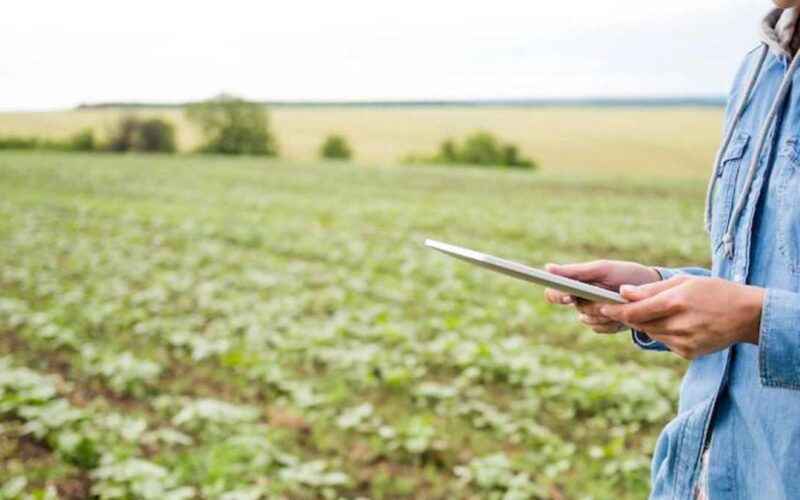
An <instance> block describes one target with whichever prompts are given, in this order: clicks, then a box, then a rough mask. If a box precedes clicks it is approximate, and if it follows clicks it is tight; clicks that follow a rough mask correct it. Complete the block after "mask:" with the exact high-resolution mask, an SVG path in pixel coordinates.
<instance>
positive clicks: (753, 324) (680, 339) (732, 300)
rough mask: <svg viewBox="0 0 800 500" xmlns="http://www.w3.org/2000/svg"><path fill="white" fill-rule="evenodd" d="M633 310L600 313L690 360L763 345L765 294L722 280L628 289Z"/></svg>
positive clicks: (623, 307) (684, 279) (680, 279)
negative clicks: (739, 345)
mask: <svg viewBox="0 0 800 500" xmlns="http://www.w3.org/2000/svg"><path fill="white" fill-rule="evenodd" d="M621 293H622V296H623V297H624V298H625V299H627V300H629V301H631V303H629V304H619V305H618V304H606V305H603V306H602V307H601V313H602V314H603V315H605V316H606V317H609V318H612V319H614V320H616V321H619V322H621V323H624V324H626V325H629V326H631V327H633V328H634V329H636V330H640V331H643V332H645V333H647V335H649V336H650V337H651V338H652V339H654V340H658V341H660V342H662V343H664V344H666V345H667V346H668V347H669V348H670V350H671V351H672V352H674V353H675V354H677V355H678V356H680V357H682V358H686V359H695V358H697V357H700V356H703V355H706V354H709V353H712V352H716V351H721V350H723V349H725V348H726V347H728V346H730V345H732V344H735V343H739V342H748V343H751V344H758V341H759V326H760V323H761V308H762V306H763V302H764V294H765V290H764V289H763V288H758V287H753V286H746V285H740V284H737V283H733V282H731V281H726V280H722V279H717V278H696V277H688V276H677V277H674V278H671V279H668V280H666V281H660V282H658V283H652V284H649V285H644V286H639V287H633V286H623V287H622V289H621Z"/></svg>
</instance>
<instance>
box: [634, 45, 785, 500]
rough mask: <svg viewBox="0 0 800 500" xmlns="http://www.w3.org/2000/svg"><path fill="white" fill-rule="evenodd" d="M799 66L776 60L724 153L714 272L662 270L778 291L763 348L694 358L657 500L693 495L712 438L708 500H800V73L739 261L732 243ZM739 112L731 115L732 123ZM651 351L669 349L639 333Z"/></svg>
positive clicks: (734, 95) (669, 432)
mask: <svg viewBox="0 0 800 500" xmlns="http://www.w3.org/2000/svg"><path fill="white" fill-rule="evenodd" d="M755 57H756V56H755V54H754V53H753V52H751V53H750V54H748V56H747V57H746V58H745V61H744V63H743V64H742V67H741V69H740V70H739V72H738V74H737V76H736V78H735V82H734V86H733V90H732V91H731V95H730V99H729V102H736V101H737V99H738V98H739V94H740V93H741V92H742V86H743V85H744V84H745V82H744V80H745V79H746V76H747V73H748V71H749V70H750V69H751V66H752V65H753V64H754V59H755ZM788 63H789V61H788V60H787V59H786V58H785V57H783V56H776V55H774V54H770V55H769V56H767V60H766V62H765V64H764V68H763V73H762V76H761V79H760V80H759V82H758V84H757V85H756V87H755V89H754V93H753V98H752V101H751V103H750V104H749V105H748V107H747V108H746V111H745V114H744V116H743V117H742V120H741V122H740V123H739V125H738V127H737V129H738V130H736V131H734V136H733V137H734V139H733V141H732V143H731V146H730V147H729V148H728V150H727V151H726V153H725V156H724V157H723V158H722V168H720V170H719V172H718V175H719V176H720V177H719V182H718V184H717V188H716V190H715V193H714V194H713V204H714V210H713V214H714V215H713V219H712V224H711V254H712V269H711V270H699V269H662V270H660V272H661V273H662V276H663V277H664V278H669V277H671V276H673V275H675V274H681V273H686V274H693V275H701V276H713V277H719V278H723V279H728V280H731V281H736V282H739V283H748V284H752V285H755V286H760V287H764V288H766V289H767V293H766V298H765V302H764V306H763V311H762V318H761V332H760V333H761V338H760V343H759V345H758V346H755V345H750V344H736V345H734V346H732V347H730V348H728V349H726V350H724V351H721V352H717V353H713V354H710V355H708V356H703V357H701V358H699V359H696V360H694V361H693V362H692V363H691V364H690V365H689V368H688V371H687V372H686V375H685V377H684V379H683V383H682V385H681V391H680V404H679V407H678V415H677V416H676V418H675V419H674V420H673V421H672V422H670V423H669V424H668V425H667V427H666V428H665V429H664V431H663V432H662V434H661V437H660V438H659V440H658V443H657V445H656V450H655V453H654V456H653V468H652V492H651V498H652V499H657V500H661V499H690V498H693V491H694V486H695V483H696V481H697V477H698V469H699V465H700V456H701V454H702V451H703V446H704V443H705V441H706V439H707V438H708V437H709V436H711V435H713V443H714V445H713V446H712V447H711V456H710V462H709V470H708V474H709V475H708V483H709V494H710V495H709V496H710V498H711V499H713V500H725V499H800V76H798V75H797V74H795V75H794V77H793V87H792V90H791V94H790V96H789V98H788V99H787V100H786V102H785V104H784V106H783V109H782V110H781V111H780V115H779V119H778V121H777V122H776V124H775V126H774V127H773V129H772V130H771V132H770V135H769V136H768V142H767V147H766V148H765V150H764V152H763V154H762V157H761V158H760V159H759V163H758V170H757V172H756V177H755V181H754V184H753V186H752V190H751V192H750V195H749V197H748V202H747V206H746V208H745V210H744V212H743V214H742V216H741V218H740V219H739V221H738V224H737V225H736V227H735V233H734V242H735V245H734V255H733V256H732V257H727V256H726V255H725V252H724V249H723V245H722V236H723V233H724V230H725V225H726V224H727V222H728V219H729V218H730V216H731V212H732V210H733V204H734V202H735V200H736V199H737V198H738V196H739V194H740V192H741V190H742V187H743V184H744V177H745V172H744V171H745V170H746V168H747V165H748V164H749V161H750V159H751V156H752V154H753V149H754V148H753V142H754V141H755V136H756V135H757V134H758V130H759V126H760V125H761V124H762V123H763V121H764V118H765V117H766V115H767V113H768V112H769V107H770V105H771V104H772V102H773V99H774V96H775V94H776V91H777V88H778V86H779V85H780V82H781V79H782V78H783V76H784V74H785V72H786V70H787V67H788ZM731 114H732V110H731V109H730V105H729V108H728V111H727V117H726V126H727V127H730V126H731V123H732V120H731ZM634 342H635V343H636V344H637V345H639V346H640V347H643V348H645V349H651V350H666V347H665V346H664V345H663V344H661V343H659V342H654V341H652V340H651V339H649V338H648V337H647V336H646V334H643V333H639V332H636V333H634Z"/></svg>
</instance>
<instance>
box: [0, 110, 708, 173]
mask: <svg viewBox="0 0 800 500" xmlns="http://www.w3.org/2000/svg"><path fill="white" fill-rule="evenodd" d="M140 113H142V114H143V115H146V116H154V115H158V116H165V117H166V118H168V119H169V120H170V121H172V122H173V123H175V124H176V126H177V142H178V146H179V148H180V149H181V150H183V151H189V150H192V149H193V148H195V147H196V146H197V145H198V144H199V142H200V139H201V138H200V135H199V132H198V131H197V130H196V129H195V128H193V127H192V126H191V124H189V123H187V122H186V119H185V117H184V116H183V113H182V111H180V110H175V109H174V110H145V111H140ZM120 114H121V112H120V111H119V110H115V109H108V110H81V111H64V112H48V113H0V137H2V136H8V135H16V136H45V137H48V138H54V139H64V138H67V137H69V136H70V135H72V134H74V133H76V132H78V131H80V130H82V129H83V128H86V127H93V128H95V129H96V130H97V132H98V134H99V135H100V136H102V135H103V134H105V133H107V131H108V130H109V129H110V128H111V127H112V126H113V125H114V124H115V123H116V121H117V120H118V118H119V116H120ZM271 116H272V122H273V124H274V129H275V132H276V135H277V139H278V143H279V145H280V149H281V155H282V156H283V157H285V158H286V159H289V160H292V161H310V160H313V159H314V158H315V157H316V155H317V152H318V150H319V146H320V144H322V142H323V141H324V139H325V137H327V136H328V135H329V134H331V133H340V134H343V135H344V136H345V137H346V138H347V139H348V141H349V142H350V144H351V145H352V146H353V149H354V152H355V157H356V160H357V161H359V162H362V163H367V164H378V165H386V164H394V163H398V162H399V161H400V160H401V159H402V158H405V157H407V156H408V155H410V154H417V155H422V156H426V155H427V156H430V155H432V154H433V153H434V152H435V151H436V149H437V148H438V145H439V143H440V142H441V141H443V140H444V139H446V138H448V137H453V138H456V139H462V138H463V137H465V136H466V135H468V134H469V133H472V132H474V131H475V130H479V129H485V130H489V131H491V132H493V133H495V134H497V135H498V136H499V137H500V138H501V139H502V140H504V141H510V142H513V143H515V144H518V145H519V146H520V148H521V153H522V155H523V156H525V157H532V158H533V159H534V160H536V161H537V163H538V164H540V165H541V166H542V167H543V169H545V170H549V171H552V172H554V173H564V174H573V173H590V172H601V173H602V174H603V175H625V176H628V175H631V174H634V173H635V174H637V175H644V176H647V177H654V176H655V177H669V178H685V177H689V176H693V177H705V176H706V175H707V174H708V170H709V163H710V161H711V159H712V156H713V153H714V148H715V147H716V144H717V143H718V137H719V134H720V124H721V122H722V110H721V109H715V108H659V109H650V108H648V109H636V108H511V107H499V108H496V107H481V108H423V107H420V108H395V109H393V108H322V109H320V108H313V107H312V108H275V109H273V110H272V111H271Z"/></svg>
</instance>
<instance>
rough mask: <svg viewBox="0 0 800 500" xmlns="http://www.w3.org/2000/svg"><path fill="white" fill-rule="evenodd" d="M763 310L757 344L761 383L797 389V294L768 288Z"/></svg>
mask: <svg viewBox="0 0 800 500" xmlns="http://www.w3.org/2000/svg"><path fill="white" fill-rule="evenodd" d="M762 307H763V308H762V310H761V329H760V332H759V334H760V337H759V341H758V371H759V375H760V377H761V383H762V384H763V385H764V386H767V387H781V388H784V389H795V390H800V294H798V293H795V292H788V291H785V290H777V289H774V288H768V289H767V292H766V295H765V296H764V305H763V306H762Z"/></svg>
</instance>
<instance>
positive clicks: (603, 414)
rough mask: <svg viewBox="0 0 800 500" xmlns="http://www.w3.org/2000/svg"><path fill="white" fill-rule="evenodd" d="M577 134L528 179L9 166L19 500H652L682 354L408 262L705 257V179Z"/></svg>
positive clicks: (233, 163) (11, 427)
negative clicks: (598, 331) (603, 332)
mask: <svg viewBox="0 0 800 500" xmlns="http://www.w3.org/2000/svg"><path fill="white" fill-rule="evenodd" d="M391 112H393V111H390V112H387V113H391ZM462 112H463V113H464V114H465V115H469V114H470V113H473V111H459V113H462ZM481 112H483V111H481V110H478V111H474V113H481ZM541 112H542V113H549V112H550V111H549V110H543V111H541ZM353 113H354V116H355V114H356V113H357V112H355V111H353ZM398 113H410V112H398ZM431 113H432V115H436V114H437V113H445V111H435V112H431ZM526 113H527V112H526ZM592 113H595V112H594V111H587V112H585V114H582V112H580V111H578V110H575V111H574V112H573V111H569V112H566V117H564V118H562V121H561V123H573V124H575V123H583V125H581V126H582V127H585V129H586V130H595V129H594V128H593V127H591V126H589V123H591V120H583V121H582V120H577V119H576V120H573V119H572V118H575V117H579V116H584V117H586V116H590V115H592ZM658 113H661V112H658ZM676 113H677V115H678V116H680V115H681V114H682V113H685V116H687V117H688V116H689V112H688V111H682V112H676ZM531 114H532V115H536V113H531ZM635 114H636V113H635V112H627V111H626V112H619V114H618V115H617V114H616V112H612V113H611V115H612V116H611V117H607V118H606V119H605V120H606V123H611V122H614V120H615V119H619V120H622V121H625V119H623V118H622V117H623V116H629V117H630V116H633V115H635ZM512 115H515V113H513V112H511V111H510V110H509V111H508V112H507V113H506V114H505V116H506V117H508V116H512ZM280 116H281V115H280V114H277V113H276V121H277V122H279V123H280V120H281V118H280ZM517 116H518V117H519V119H520V123H524V120H523V119H522V116H523V113H521V112H520V113H519V114H518V115H517ZM570 116H571V117H572V118H570ZM614 117H616V118H614ZM703 119H705V118H703ZM354 120H355V118H354ZM498 120H500V119H499V118H498ZM698 121H700V120H699V119H698ZM387 123H388V122H387ZM672 123H673V125H672V127H674V128H677V127H678V126H679V125H678V124H675V122H674V121H673V122H672ZM82 125H84V124H82ZM425 126H426V127H435V125H434V124H430V123H428V124H426V125H425ZM660 126H662V127H667V126H666V125H665V124H662V125H660ZM386 127H388V125H386ZM453 127H454V128H458V127H463V128H464V130H466V129H468V128H470V126H469V125H468V124H464V123H459V125H458V126H457V127H456V126H455V125H454V126H453ZM327 128H328V127H319V130H323V129H327ZM523 128H524V127H523ZM553 128H554V129H555V127H553ZM601 128H602V127H601ZM667 128H668V127H667ZM508 130H509V131H510V130H511V129H508ZM539 130H542V127H541V126H540V128H539ZM345 132H346V131H345ZM448 132H449V131H448ZM573 132H574V131H573ZM365 133H366V132H365ZM387 133H388V132H387ZM407 133H408V134H412V132H411V131H407ZM419 133H420V132H419V131H416V130H415V131H413V134H419ZM517 133H518V134H520V137H521V136H522V135H523V134H525V132H523V131H522V129H520V130H518V131H517ZM552 133H553V134H555V135H558V133H557V132H555V131H553V132H552ZM671 133H672V136H671V137H675V136H676V133H675V131H674V130H673V131H672V132H671ZM595 134H596V135H595V136H594V137H597V136H599V135H607V136H608V141H609V142H608V144H605V143H603V142H602V141H600V142H598V143H597V144H600V145H602V147H603V148H611V147H612V146H611V143H612V142H613V141H612V137H613V135H614V133H613V132H611V131H608V130H605V131H596V132H595ZM532 135H533V134H532ZM567 137H571V138H572V140H567ZM511 138H512V139H513V137H511ZM299 140H300V139H298V141H299ZM406 140H407V141H409V142H408V143H409V144H411V139H406ZM540 140H541V139H540ZM619 140H620V141H623V142H624V141H633V139H632V138H630V137H627V138H621V139H619ZM653 140H659V138H658V137H656V138H654V139H653ZM660 140H661V141H662V144H661V147H656V148H654V149H653V157H655V155H664V154H666V155H668V156H669V155H673V156H672V157H674V158H675V159H678V158H680V156H681V154H683V153H677V152H676V151H677V150H680V151H684V150H683V149H681V148H686V149H685V151H684V153H685V152H686V151H689V149H693V148H688V147H687V146H686V145H683V146H681V147H678V146H677V145H676V144H680V142H679V141H675V140H672V139H670V140H669V141H666V140H664V139H663V138H661V139H660ZM698 140H699V139H698ZM634 142H635V141H634ZM562 143H563V144H564V147H565V149H564V154H565V155H566V156H565V157H564V158H565V162H564V163H563V165H564V167H563V169H557V168H554V164H551V167H550V168H549V169H548V168H546V169H544V170H543V171H541V172H537V173H534V174H529V173H519V172H500V173H498V172H490V171H484V170H480V169H469V168H456V167H452V168H446V167H425V166H414V167H383V168H377V167H375V168H368V167H364V166H358V165H352V164H347V163H344V164H341V163H313V162H302V161H300V162H298V161H285V160H273V161H267V160H260V159H232V158H216V157H202V156H177V157H176V156H173V157H170V156H158V155H154V156H136V155H126V156H122V157H120V156H111V155H102V154H98V155H85V154H60V153H10V152H5V153H1V154H0V239H2V241H3V242H4V244H3V245H2V246H1V247H0V339H2V342H0V414H2V420H0V423H1V424H2V438H0V461H1V462H2V467H0V486H2V485H3V484H5V488H6V489H5V494H6V496H9V492H10V493H12V494H11V495H10V496H12V497H13V496H14V494H16V495H22V494H23V493H25V492H27V493H28V494H34V493H36V492H37V491H38V492H42V491H45V489H47V488H50V489H51V490H52V491H54V492H57V493H59V494H61V495H62V496H64V497H68V498H69V497H72V498H81V497H82V496H84V495H86V494H87V492H89V491H91V492H93V493H94V494H96V495H99V496H100V497H103V498H120V497H131V498H134V497H135V498H195V497H204V498H337V497H345V498H355V497H368V498H375V499H382V498H432V499H447V498H476V499H477V498H503V495H507V494H508V495H517V496H514V497H513V498H587V497H593V498H612V497H615V498H620V499H634V498H642V497H643V496H645V495H646V491H647V487H648V474H649V472H648V461H649V453H650V451H651V450H652V448H653V445H654V440H655V438H656V436H657V434H658V431H659V429H660V428H661V427H662V425H663V424H664V423H665V422H666V421H668V419H669V418H670V416H671V415H672V414H673V412H674V410H675V403H676V395H677V384H678V380H679V377H680V375H681V373H682V371H683V369H684V367H685V365H684V363H683V362H682V361H679V360H677V359H676V358H674V357H671V356H668V355H663V354H656V353H644V352H639V351H637V350H635V349H634V348H633V347H632V345H631V343H630V339H629V338H628V336H627V335H624V334H623V335H618V336H597V335H593V334H591V333H590V332H588V331H586V330H585V329H583V328H582V327H580V326H578V325H577V324H576V323H575V321H574V318H573V316H572V314H571V313H570V311H565V310H561V309H558V308H554V307H550V306H547V305H546V304H544V302H543V300H542V297H541V290H540V289H538V288H535V287H532V286H530V285H528V284H525V283H520V282H517V281H514V280H511V279H508V278H506V277H503V276H499V275H494V274H490V273H487V272H486V271H483V270H480V269H476V268H474V267H471V266H468V265H466V264H463V263H460V262H457V261H453V260H451V259H447V258H445V257H443V256H441V255H439V254H435V253H433V252H431V251H428V250H425V249H424V248H423V247H422V246H421V242H422V241H423V239H424V238H426V237H435V238H438V239H442V240H445V241H451V242H456V243H461V244H464V245H468V246H473V247H475V248H478V249H482V250H486V251H489V252H494V253H496V254H498V255H501V256H505V257H509V258H516V259H520V260H522V261H525V262H528V263H531V264H535V265H539V264H543V263H545V262H547V261H561V262H566V261H575V260H584V259H594V258H615V259H632V260H638V261H643V262H648V263H653V264H656V263H658V264H665V265H682V264H690V263H691V264H703V263H704V262H705V261H706V260H707V253H708V252H707V242H706V238H705V235H704V234H703V232H702V229H701V213H702V197H703V189H704V186H703V182H702V181H699V180H698V177H700V175H701V173H700V172H695V171H694V170H691V169H690V167H688V166H687V167H685V168H686V169H687V171H688V170H691V172H687V173H686V174H685V175H683V176H681V175H677V173H676V172H662V171H660V170H656V169H655V168H654V167H652V166H649V167H646V168H645V167H643V168H642V169H639V168H638V167H628V168H629V169H631V170H630V172H629V173H628V175H622V172H623V171H622V170H617V168H620V165H622V164H626V165H633V163H632V156H638V157H640V158H646V157H647V156H648V155H647V154H645V152H646V151H647V147H646V146H647V143H642V145H641V150H639V151H634V152H630V153H629V152H623V150H621V149H618V151H619V154H618V155H613V157H612V158H609V157H607V156H604V157H601V158H598V159H597V160H598V161H597V162H596V163H597V164H602V165H612V164H613V165H616V167H614V168H612V167H610V166H609V167H608V168H609V172H605V171H602V173H601V172H600V171H591V172H590V171H589V169H588V165H589V164H590V163H589V162H588V160H587V159H584V160H581V161H585V162H587V163H585V164H583V163H581V161H578V160H577V157H571V156H569V155H574V154H577V153H575V152H570V149H569V147H568V146H569V145H570V144H579V145H581V147H583V148H584V150H587V149H591V148H590V144H594V143H592V142H591V141H590V140H589V139H588V138H580V137H576V136H575V135H574V134H568V135H565V137H564V138H563V139H562ZM600 145H598V146H597V147H598V148H599V147H601V146H600ZM699 149H702V150H703V151H707V149H708V148H707V147H705V146H704V147H703V148H699ZM667 152H669V153H667ZM584 154H585V153H584ZM692 154H695V153H692ZM696 154H698V155H700V154H701V153H700V152H697V153H696ZM703 154H705V153H703ZM569 158H573V159H571V160H570V159H569ZM552 161H555V159H553V160H552ZM651 161H652V160H651ZM579 163H580V164H579ZM703 172H705V168H703ZM53 409H55V410H57V411H55V410H53ZM48 410H50V411H48ZM226 495H227V496H226ZM0 496H2V494H0Z"/></svg>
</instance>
